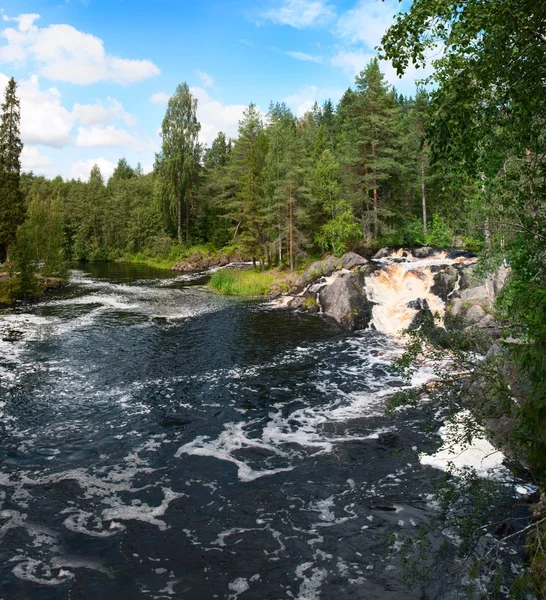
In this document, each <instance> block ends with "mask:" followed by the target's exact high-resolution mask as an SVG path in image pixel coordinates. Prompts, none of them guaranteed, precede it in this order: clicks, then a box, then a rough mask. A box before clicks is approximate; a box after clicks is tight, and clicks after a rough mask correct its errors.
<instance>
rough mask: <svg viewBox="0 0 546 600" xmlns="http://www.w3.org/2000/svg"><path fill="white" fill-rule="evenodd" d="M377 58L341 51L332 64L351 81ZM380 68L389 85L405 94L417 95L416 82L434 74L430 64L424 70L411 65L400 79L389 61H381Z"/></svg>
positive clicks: (364, 53) (360, 53)
mask: <svg viewBox="0 0 546 600" xmlns="http://www.w3.org/2000/svg"><path fill="white" fill-rule="evenodd" d="M373 58H375V54H373V53H371V52H366V51H362V50H357V51H354V52H352V51H341V52H338V54H336V55H335V56H334V57H333V58H332V60H331V64H332V65H333V66H334V67H339V68H341V69H343V71H344V72H345V73H346V74H347V76H348V77H349V79H351V80H352V79H354V77H355V76H356V75H358V74H359V73H360V71H362V70H363V69H365V68H366V65H368V63H369V62H370V61H371V60H372V59H373ZM379 68H380V69H381V72H382V73H383V74H384V75H385V79H386V80H387V82H388V83H390V84H391V85H393V86H395V87H396V88H397V89H398V90H401V91H403V92H404V93H409V94H414V93H415V81H416V80H419V79H423V78H425V77H427V76H428V75H430V74H431V73H432V70H433V67H432V65H431V64H430V63H429V64H427V65H426V67H425V68H423V69H418V68H416V67H415V66H414V65H409V66H408V68H407V70H406V72H405V73H404V76H403V77H398V75H397V73H396V69H395V68H394V67H393V66H392V64H391V63H390V62H389V61H385V60H380V61H379Z"/></svg>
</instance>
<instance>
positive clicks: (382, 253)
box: [372, 248, 392, 260]
mask: <svg viewBox="0 0 546 600" xmlns="http://www.w3.org/2000/svg"><path fill="white" fill-rule="evenodd" d="M391 254H392V250H391V249H390V248H381V250H378V251H377V252H376V253H375V254H374V255H373V256H372V260H379V259H380V258H386V257H387V256H390V255H391Z"/></svg>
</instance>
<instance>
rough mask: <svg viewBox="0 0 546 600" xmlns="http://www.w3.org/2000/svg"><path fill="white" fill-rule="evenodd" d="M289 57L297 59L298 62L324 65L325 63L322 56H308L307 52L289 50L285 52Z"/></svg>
mask: <svg viewBox="0 0 546 600" xmlns="http://www.w3.org/2000/svg"><path fill="white" fill-rule="evenodd" d="M285 54H286V55H287V56H290V57H291V58H295V59H296V60H302V61H304V62H315V63H322V62H323V61H324V59H323V57H322V56H316V55H314V54H306V53H305V52H297V51H293V50H288V51H287V52H285Z"/></svg>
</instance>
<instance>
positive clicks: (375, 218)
mask: <svg viewBox="0 0 546 600" xmlns="http://www.w3.org/2000/svg"><path fill="white" fill-rule="evenodd" d="M372 159H373V161H374V163H375V142H372ZM373 234H374V237H375V238H376V239H377V238H378V237H379V215H378V211H377V171H376V170H375V168H374V170H373Z"/></svg>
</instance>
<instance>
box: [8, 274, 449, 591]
mask: <svg viewBox="0 0 546 600" xmlns="http://www.w3.org/2000/svg"><path fill="white" fill-rule="evenodd" d="M205 281H206V279H203V278H198V277H197V278H193V279H192V278H191V277H174V276H170V274H169V273H165V272H157V271H153V270H150V269H148V268H143V267H140V268H138V267H135V266H122V265H101V266H86V267H85V270H81V271H74V272H73V275H72V285H71V286H70V287H69V288H67V289H65V290H63V291H61V292H59V293H57V294H56V295H54V296H48V298H47V300H46V301H44V302H41V303H39V304H36V305H33V306H30V307H29V306H26V307H20V308H17V309H12V310H9V311H7V310H5V311H3V312H0V386H1V387H0V436H1V437H0V598H2V599H3V600H8V599H9V600H11V599H32V600H34V599H53V598H55V599H68V598H70V599H76V598H84V599H99V598H100V599H103V600H106V599H108V600H110V599H111V600H114V599H132V598H135V599H136V598H156V599H159V598H183V599H187V600H200V599H209V598H221V599H236V598H239V599H240V600H248V599H271V600H278V599H279V600H280V599H283V600H284V599H289V598H298V599H300V600H314V599H319V598H320V599H324V600H330V599H332V600H333V599H338V598H343V599H346V600H349V599H353V598H354V599H356V598H366V599H376V598H377V599H385V600H390V599H393V600H398V599H402V598H416V599H417V598H446V597H448V596H449V594H450V593H451V591H452V586H453V577H451V576H450V574H449V573H447V574H446V573H445V572H443V573H441V577H433V581H432V582H430V583H429V584H427V585H426V586H424V587H423V586H421V587H418V588H417V589H415V590H413V591H411V592H408V590H407V589H406V588H405V586H404V585H403V583H402V569H401V567H400V559H399V556H398V555H397V553H396V552H394V553H391V552H389V540H390V541H391V542H392V536H393V532H395V533H396V532H397V531H403V530H406V529H408V528H412V527H415V526H416V525H418V524H420V523H423V522H426V521H428V520H429V519H430V518H431V515H432V510H431V509H430V507H429V505H428V503H427V496H428V495H429V494H430V493H431V492H432V490H433V488H434V485H435V483H436V482H437V481H438V479H439V477H440V473H439V472H438V471H435V470H434V469H431V468H430V467H424V466H422V465H421V464H420V463H419V460H418V453H419V452H432V451H434V450H435V449H436V448H437V447H438V445H439V438H438V436H436V435H431V434H428V435H427V434H425V433H423V429H422V421H423V418H424V417H423V416H422V415H420V414H418V413H416V414H415V415H412V414H411V413H406V414H404V415H403V416H399V417H396V418H394V419H393V418H391V419H387V418H386V417H385V416H383V412H382V408H383V403H384V397H385V395H386V394H388V393H390V392H392V390H393V388H396V387H398V386H400V385H401V382H400V381H397V380H396V379H394V378H393V376H392V375H390V374H389V373H388V371H387V370H386V365H388V364H389V363H390V362H391V360H392V359H393V357H394V356H395V355H396V353H397V352H398V351H399V349H398V348H397V347H396V345H395V344H393V342H392V341H390V340H389V339H387V338H385V337H382V336H380V335H378V334H374V333H373V332H361V333H359V334H356V335H347V334H344V333H342V332H340V331H339V330H338V329H337V328H336V327H334V326H333V325H331V324H330V323H329V322H327V321H326V320H324V319H322V318H321V317H320V316H309V315H300V314H294V313H291V312H288V311H282V310H273V309H272V308H271V307H270V306H268V304H266V303H258V302H249V301H242V300H239V299H231V298H224V297H220V296H216V295H213V294H211V293H210V292H208V291H207V290H206V289H205V288H204V287H203V284H204V283H205Z"/></svg>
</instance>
